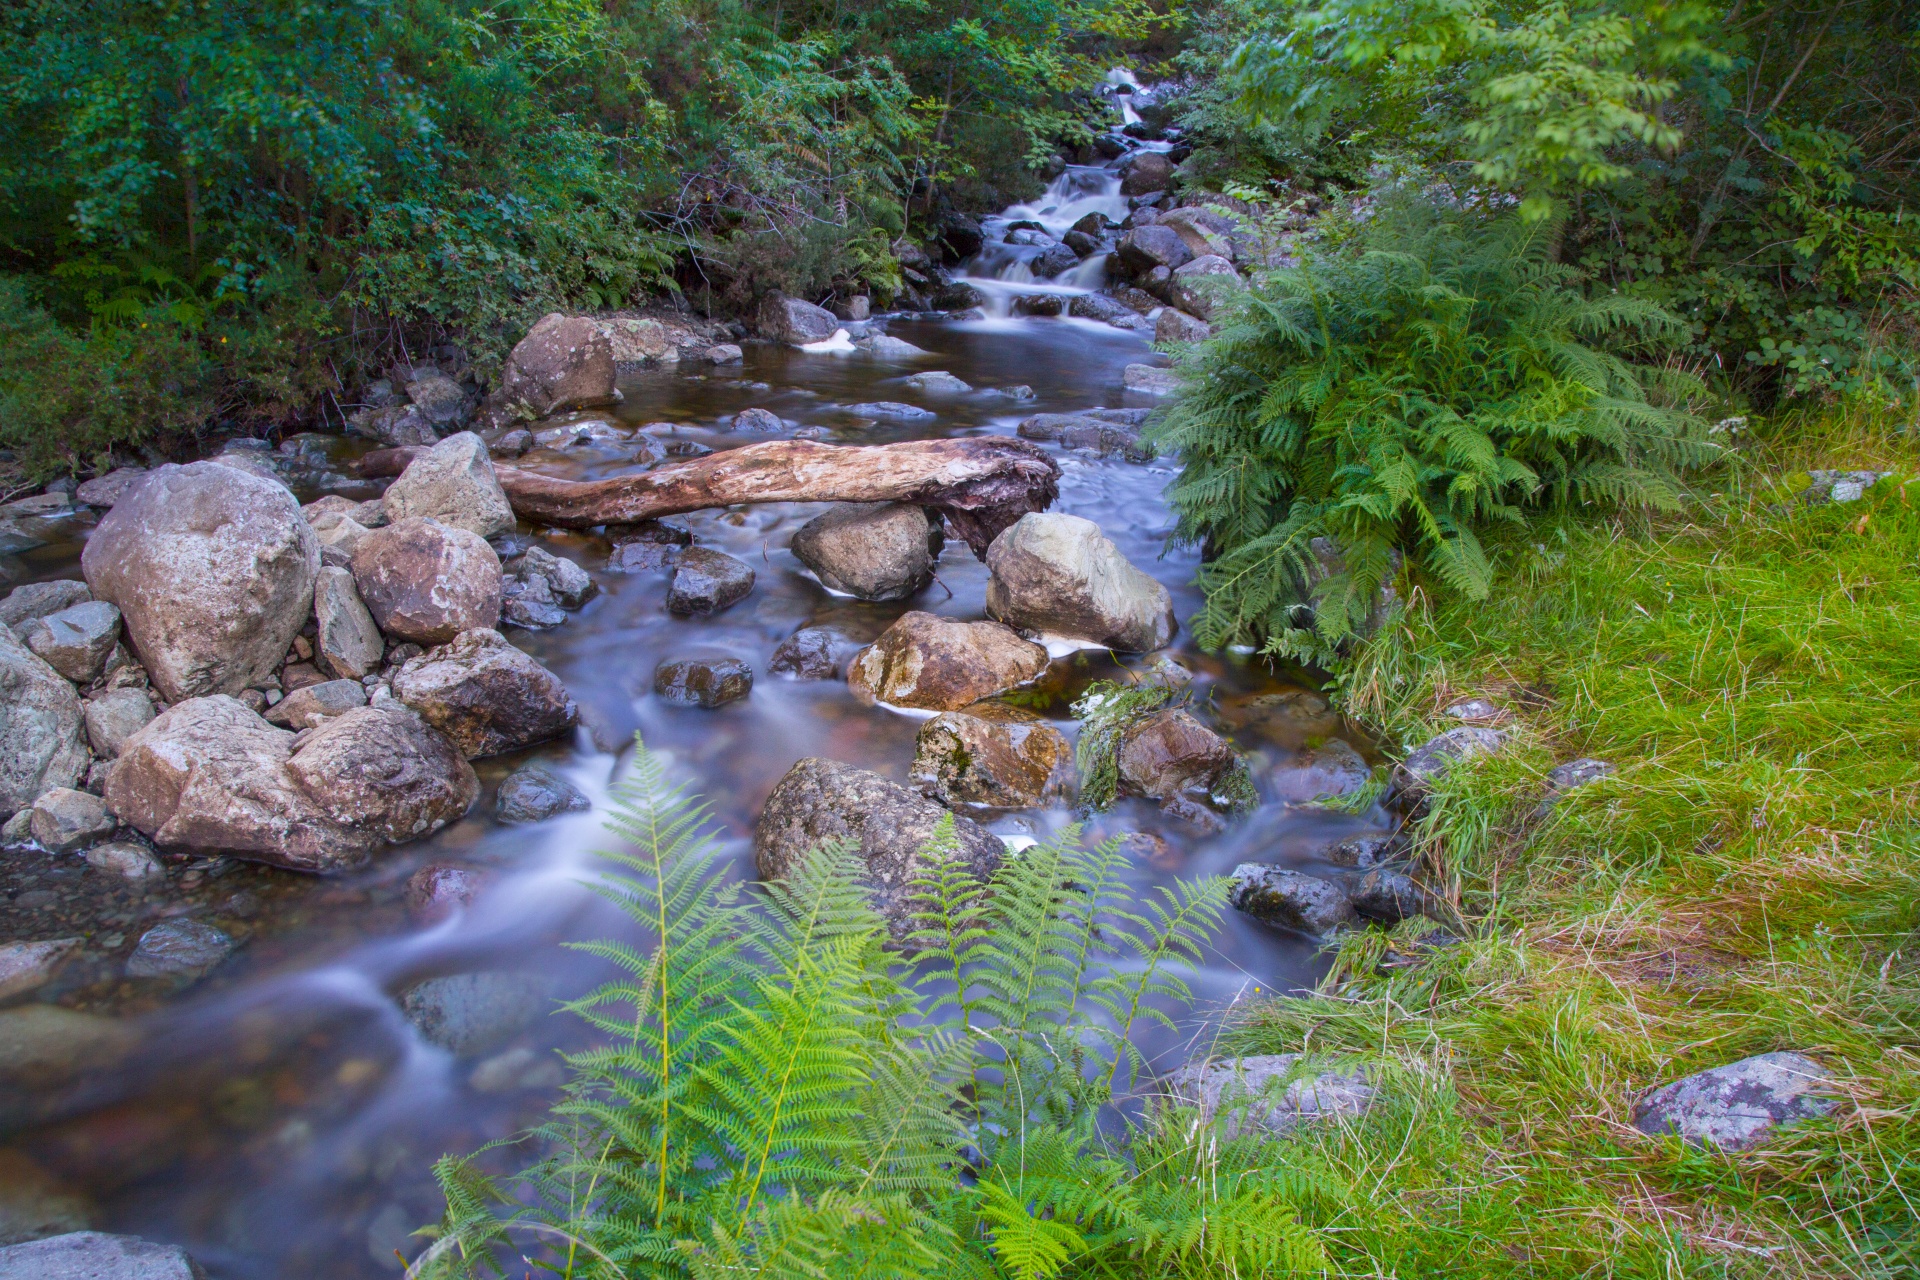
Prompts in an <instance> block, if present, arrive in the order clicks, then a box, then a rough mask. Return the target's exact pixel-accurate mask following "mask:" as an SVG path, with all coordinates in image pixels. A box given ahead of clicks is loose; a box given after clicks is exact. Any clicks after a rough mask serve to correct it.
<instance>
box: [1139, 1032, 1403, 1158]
mask: <svg viewBox="0 0 1920 1280" xmlns="http://www.w3.org/2000/svg"><path fill="white" fill-rule="evenodd" d="M1303 1056H1304V1055H1301V1054H1297V1053H1274V1054H1260V1055H1256V1056H1252V1057H1246V1058H1227V1059H1223V1060H1216V1061H1211V1062H1190V1063H1188V1064H1187V1065H1186V1066H1184V1067H1181V1068H1180V1069H1179V1070H1177V1071H1175V1072H1173V1073H1172V1074H1170V1075H1169V1076H1168V1077H1167V1079H1166V1091H1167V1094H1168V1095H1169V1096H1170V1097H1171V1098H1173V1099H1174V1100H1175V1101H1177V1102H1180V1103H1182V1104H1184V1105H1186V1106H1191V1107H1197V1108H1199V1110H1200V1113H1201V1114H1202V1115H1203V1116H1205V1117H1206V1118H1207V1119H1208V1120H1217V1119H1224V1121H1225V1124H1224V1136H1226V1137H1229V1138H1232V1137H1235V1136H1238V1135H1240V1134H1256V1133H1266V1134H1272V1135H1274V1136H1276V1137H1284V1136H1286V1135H1287V1134H1290V1133H1292V1132H1294V1130H1296V1129H1297V1128H1299V1127H1300V1125H1302V1124H1304V1123H1309V1122H1312V1121H1315V1120H1322V1119H1326V1118H1329V1117H1334V1116H1355V1115H1360V1114H1361V1113H1363V1112H1364V1111H1366V1109H1367V1108H1368V1107H1370V1106H1372V1105H1373V1101H1374V1098H1375V1097H1376V1096H1377V1094H1378V1090H1376V1089H1375V1087H1374V1086H1373V1085H1372V1084H1371V1083H1369V1082H1368V1079H1367V1075H1366V1073H1365V1072H1364V1071H1339V1070H1331V1071H1315V1070H1313V1069H1312V1068H1307V1069H1305V1070H1302V1058H1303Z"/></svg>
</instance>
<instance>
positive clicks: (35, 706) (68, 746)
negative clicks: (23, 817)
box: [0, 627, 88, 814]
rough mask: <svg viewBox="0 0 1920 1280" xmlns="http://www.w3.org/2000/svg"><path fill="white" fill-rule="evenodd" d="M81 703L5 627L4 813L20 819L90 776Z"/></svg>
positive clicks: (0, 786) (1, 648)
mask: <svg viewBox="0 0 1920 1280" xmlns="http://www.w3.org/2000/svg"><path fill="white" fill-rule="evenodd" d="M87 764H88V755H87V740H86V732H85V728H84V722H83V719H82V713H81V709H80V698H79V696H78V695H77V694H75V692H74V689H73V686H72V685H71V684H69V683H67V681H66V680H65V679H64V678H63V677H62V676H61V675H60V673H59V672H57V671H55V670H54V669H53V668H52V667H50V666H48V665H47V664H46V663H45V662H43V661H41V660H40V659H39V658H38V657H37V656H35V655H34V653H33V652H32V651H31V650H30V649H28V648H27V647H26V646H25V645H23V644H21V643H20V641H19V640H18V639H16V638H15V637H14V634H13V632H12V631H11V630H10V629H8V628H6V627H0V813H7V814H12V813H17V812H19V811H20V810H22V809H25V808H26V807H27V806H28V805H31V804H32V803H33V801H34V798H35V797H36V796H38V795H40V794H41V793H42V792H44V791H46V790H48V789H49V788H51V787H72V786H77V785H78V784H79V782H80V779H81V778H82V777H83V776H85V774H86V772H87Z"/></svg>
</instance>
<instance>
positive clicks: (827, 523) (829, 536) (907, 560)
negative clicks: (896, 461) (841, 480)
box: [792, 502, 945, 600]
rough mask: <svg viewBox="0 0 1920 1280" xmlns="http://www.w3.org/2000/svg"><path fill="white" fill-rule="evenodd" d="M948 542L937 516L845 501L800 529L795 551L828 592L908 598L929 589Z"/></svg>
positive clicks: (907, 506) (907, 507) (900, 505)
mask: <svg viewBox="0 0 1920 1280" xmlns="http://www.w3.org/2000/svg"><path fill="white" fill-rule="evenodd" d="M944 543H945V536H944V534H943V533H942V532H941V527H940V521H939V518H938V517H931V518H930V517H929V516H928V514H927V511H926V509H925V508H924V507H918V506H914V505H913V504H911V503H905V502H873V503H864V502H843V503H840V504H839V505H837V506H835V507H832V508H831V509H829V510H828V511H826V512H825V513H823V514H821V515H818V516H815V517H814V518H813V519H811V520H809V521H807V523H805V524H804V525H802V526H800V529H799V531H798V532H797V533H795V534H794V535H793V543H792V550H793V554H794V556H795V557H796V558H797V559H799V561H800V563H802V564H804V565H806V566H807V568H809V569H811V570H813V572H814V575H815V576H816V577H818V578H819V579H820V584H821V585H822V586H824V587H826V588H827V589H828V590H829V591H840V592H844V593H846V594H847V595H850V596H854V597H857V598H858V599H861V600H904V599H906V598H907V597H908V596H912V595H916V594H918V593H919V592H920V591H923V590H925V589H926V587H927V585H928V584H929V583H931V582H932V581H933V575H934V571H935V570H936V569H937V568H938V567H939V563H940V549H941V547H942V546H943V545H944Z"/></svg>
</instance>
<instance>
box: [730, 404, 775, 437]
mask: <svg viewBox="0 0 1920 1280" xmlns="http://www.w3.org/2000/svg"><path fill="white" fill-rule="evenodd" d="M723 421H724V423H725V425H726V428H727V430H729V431H757V432H760V433H761V434H763V435H778V434H780V433H781V432H784V431H785V430H786V429H787V420H786V419H785V418H782V417H781V416H780V415H779V414H777V413H775V412H774V411H773V410H771V409H742V410H741V411H740V412H738V413H736V414H734V415H733V416H732V417H730V418H726V419H724V420H723Z"/></svg>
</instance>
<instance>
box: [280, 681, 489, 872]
mask: <svg viewBox="0 0 1920 1280" xmlns="http://www.w3.org/2000/svg"><path fill="white" fill-rule="evenodd" d="M287 772H288V773H289V774H291V775H292V776H293V779H294V781H295V782H296V783H297V784H298V785H299V787H300V789H301V790H302V791H304V792H305V793H306V794H307V797H308V798H309V799H311V800H312V801H313V802H314V804H316V805H317V806H319V808H320V810H321V812H323V813H325V814H326V816H327V817H328V818H329V819H331V820H332V821H333V822H335V823H337V824H338V825H339V826H340V827H341V828H343V829H345V830H348V831H351V832H354V833H355V834H357V835H359V836H361V837H362V838H364V839H365V840H367V841H368V842H369V843H370V844H400V843H403V842H405V841H408V840H418V839H420V838H421V837H423V836H426V835H430V834H432V833H433V832H435V831H438V830H439V829H440V828H441V827H444V826H445V825H447V823H449V822H453V821H456V820H458V819H459V818H461V817H462V816H464V815H465V814H466V812H467V810H468V809H470V808H472V807H473V802H474V800H475V799H476V798H478V797H479V794H480V779H479V778H478V777H476V776H475V774H474V772H473V766H472V765H469V764H468V763H467V762H466V760H465V759H464V758H462V757H461V755H460V753H459V751H458V750H456V749H455V747H454V745H453V743H451V742H449V741H448V740H447V738H446V737H445V736H444V735H442V734H440V733H439V732H437V731H435V730H434V729H432V728H429V727H428V726H427V725H426V724H425V723H424V722H423V721H422V720H421V719H420V717H419V716H417V715H415V714H414V713H413V712H411V711H408V710H406V709H405V708H403V707H397V706H393V705H391V704H389V705H385V706H378V707H354V708H352V709H350V710H348V711H345V712H342V713H341V714H339V715H337V716H332V717H330V718H328V719H326V720H325V721H323V722H322V723H321V724H320V725H319V726H318V727H317V728H315V729H314V730H313V732H311V733H309V734H306V735H303V737H302V739H301V741H300V746H299V749H298V750H296V751H295V752H294V753H293V756H292V758H291V759H289V760H288V761H287Z"/></svg>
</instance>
